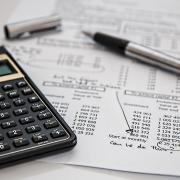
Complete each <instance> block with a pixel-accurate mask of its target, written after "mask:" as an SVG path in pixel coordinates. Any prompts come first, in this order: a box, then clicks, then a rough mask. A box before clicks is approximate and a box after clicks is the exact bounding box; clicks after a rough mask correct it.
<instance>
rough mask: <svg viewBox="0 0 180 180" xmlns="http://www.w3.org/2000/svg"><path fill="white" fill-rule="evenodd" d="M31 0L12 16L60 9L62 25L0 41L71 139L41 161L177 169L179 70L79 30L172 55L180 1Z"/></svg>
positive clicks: (178, 50)
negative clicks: (68, 146)
mask: <svg viewBox="0 0 180 180" xmlns="http://www.w3.org/2000/svg"><path fill="white" fill-rule="evenodd" d="M36 2H37V1H32V0H31V1H29V2H26V3H25V2H22V4H21V5H20V6H19V8H18V9H17V11H18V12H15V14H14V15H13V19H11V21H14V20H15V19H23V18H22V13H24V12H25V16H24V18H25V17H34V14H36V16H43V15H46V14H48V13H49V14H52V13H59V14H60V15H61V17H62V19H63V27H62V32H61V33H54V34H51V35H47V36H40V37H38V38H33V39H29V40H21V41H20V40H19V41H14V42H11V43H8V42H6V45H7V47H8V48H9V49H10V50H11V52H12V53H13V54H14V55H15V56H16V57H17V59H18V60H19V62H20V63H21V65H22V66H23V67H24V68H25V70H26V71H27V72H28V73H29V74H30V76H31V77H32V79H33V80H34V81H35V82H36V83H37V85H38V86H39V87H40V89H41V90H42V91H43V92H44V93H45V94H46V96H47V97H48V99H49V100H50V101H51V102H52V104H53V105H54V107H55V108H56V109H57V110H58V112H59V113H60V114H61V115H62V116H63V117H64V119H65V120H66V122H67V123H68V124H69V125H70V127H71V128H72V129H73V130H74V132H75V133H76V135H77V138H78V144H77V146H76V147H75V148H74V149H73V150H72V151H69V152H67V153H63V154H59V155H56V156H51V157H48V158H46V159H44V161H48V162H55V163H59V162H63V163H67V164H76V165H84V166H93V167H100V168H108V169H114V170H124V171H133V172H141V173H154V174H165V175H177V176H179V175H180V161H179V157H180V133H179V132H180V113H179V111H180V76H176V75H174V74H171V73H168V72H166V71H162V70H159V69H156V68H154V67H152V66H149V65H145V64H141V63H139V62H138V61H135V60H132V59H128V58H126V57H122V56H120V55H118V54H114V53H112V52H110V51H107V50H105V49H104V48H103V47H101V46H98V45H97V44H95V43H94V42H93V41H92V40H90V39H88V38H87V37H85V36H84V35H83V34H82V33H81V30H82V29H89V30H98V31H103V32H108V33H111V34H114V35H117V36H120V37H124V38H127V39H130V40H132V41H135V42H138V43H141V44H144V45H146V46H150V47H153V48H156V49H158V50H162V51H163V52H166V53H168V54H172V55H174V56H176V57H179V56H180V24H179V22H180V12H179V9H180V2H179V1H177V0H166V1H165V0H159V1H155V0H151V1H145V0H128V1H127V0H126V1H124V0H91V1H87V0H82V1H80V0H77V1H74V0H68V1H67V0H61V1H55V0H54V1H47V2H46V3H45V2H44V0H43V1H42V0H39V1H38V3H37V4H39V5H40V4H43V7H42V9H41V12H39V13H38V11H37V10H39V9H38V8H34V10H32V9H33V7H34V4H36ZM39 5H37V6H39ZM27 7H29V8H27ZM31 7H32V8H31ZM48 7H49V9H48ZM24 9H26V11H25V10H24ZM36 9H37V10H36ZM47 9H48V11H47Z"/></svg>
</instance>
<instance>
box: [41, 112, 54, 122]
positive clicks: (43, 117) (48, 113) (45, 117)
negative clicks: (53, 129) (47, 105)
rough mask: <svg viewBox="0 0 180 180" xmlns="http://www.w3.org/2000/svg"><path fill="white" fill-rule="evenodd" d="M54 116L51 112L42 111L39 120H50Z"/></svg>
mask: <svg viewBox="0 0 180 180" xmlns="http://www.w3.org/2000/svg"><path fill="white" fill-rule="evenodd" d="M51 117H52V114H51V112H49V111H42V112H40V113H39V114H38V119H39V120H43V119H48V118H51Z"/></svg>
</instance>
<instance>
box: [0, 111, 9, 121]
mask: <svg viewBox="0 0 180 180" xmlns="http://www.w3.org/2000/svg"><path fill="white" fill-rule="evenodd" d="M9 117H10V115H9V113H8V112H4V113H0V120H2V119H7V118H9Z"/></svg>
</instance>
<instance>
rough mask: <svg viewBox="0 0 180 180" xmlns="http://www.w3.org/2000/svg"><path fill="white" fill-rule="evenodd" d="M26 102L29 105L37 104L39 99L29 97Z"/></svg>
mask: <svg viewBox="0 0 180 180" xmlns="http://www.w3.org/2000/svg"><path fill="white" fill-rule="evenodd" d="M28 101H29V102H30V103H35V102H38V101H39V98H38V97H37V96H32V97H29V98H28Z"/></svg>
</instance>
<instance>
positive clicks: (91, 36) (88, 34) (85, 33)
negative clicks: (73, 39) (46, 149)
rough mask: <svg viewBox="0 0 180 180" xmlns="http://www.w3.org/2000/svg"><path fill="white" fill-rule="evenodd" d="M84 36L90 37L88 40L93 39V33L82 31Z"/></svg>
mask: <svg viewBox="0 0 180 180" xmlns="http://www.w3.org/2000/svg"><path fill="white" fill-rule="evenodd" d="M82 32H83V34H84V35H86V36H88V37H90V38H93V37H94V33H93V32H90V31H85V30H83V31H82Z"/></svg>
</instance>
